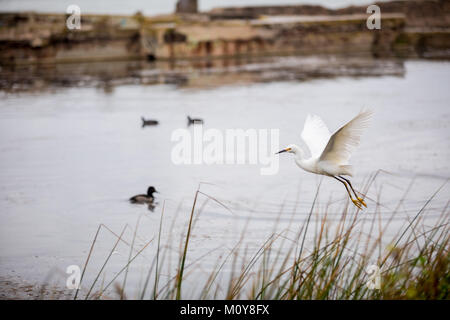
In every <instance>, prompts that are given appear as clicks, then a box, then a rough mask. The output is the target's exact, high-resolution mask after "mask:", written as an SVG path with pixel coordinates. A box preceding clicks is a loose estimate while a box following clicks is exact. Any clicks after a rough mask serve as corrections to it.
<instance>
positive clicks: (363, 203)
mask: <svg viewBox="0 0 450 320" xmlns="http://www.w3.org/2000/svg"><path fill="white" fill-rule="evenodd" d="M356 198H357V199H358V201H359V202H361V203H362V205H363V206H364V207H366V208H367V204H366V203H365V202H364V200H363V199H362V198H360V197H356Z"/></svg>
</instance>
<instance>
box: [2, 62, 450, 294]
mask: <svg viewBox="0 0 450 320" xmlns="http://www.w3.org/2000/svg"><path fill="white" fill-rule="evenodd" d="M369 64H370V63H369ZM283 65H285V64H283ZM388 65H389V66H391V67H392V63H390V62H388ZM251 66H252V64H250V65H247V66H246V67H245V68H247V71H246V72H249V70H251V68H252V67H251ZM253 66H255V65H254V64H253ZM384 66H386V64H384ZM394 66H395V63H394ZM111 67H112V68H113V67H114V65H112V66H111ZM274 68H275V69H274ZM392 68H393V69H395V70H397V71H396V72H388V73H387V74H365V75H364V74H355V75H354V76H352V74H349V73H345V74H344V75H343V76H339V75H338V76H336V77H331V78H328V77H318V78H312V79H311V78H310V77H309V76H308V77H298V76H293V77H291V79H289V78H286V77H284V78H283V79H277V78H274V77H269V78H268V79H269V80H268V81H253V80H254V79H251V77H250V78H246V79H247V80H248V81H237V82H236V83H233V81H227V82H226V84H221V85H213V86H208V85H201V84H205V83H206V84H208V81H209V79H211V78H208V77H211V75H212V74H214V73H213V72H212V71H211V70H214V69H209V70H210V71H209V72H207V73H206V75H205V74H202V72H201V71H197V73H195V72H189V74H190V76H189V77H190V80H189V81H190V82H189V81H188V83H187V84H186V83H184V85H179V83H177V82H174V83H170V82H169V83H164V81H156V83H159V84H148V85H146V84H142V82H141V81H137V82H136V81H135V82H132V81H131V82H127V81H126V82H120V83H119V85H114V83H113V85H112V86H111V87H109V88H108V90H105V87H103V86H91V85H87V86H70V85H67V86H63V87H61V86H59V85H58V86H54V87H51V88H50V89H49V88H48V87H46V88H45V89H43V90H37V89H34V90H33V91H31V92H30V91H19V92H16V93H5V92H3V93H2V98H1V100H0V221H1V224H0V263H1V264H0V275H1V276H19V277H21V278H24V279H27V280H29V281H35V282H40V281H44V280H45V279H46V277H49V275H50V276H51V277H54V278H55V279H56V278H58V276H56V275H55V273H54V272H55V270H60V272H64V271H65V269H66V267H67V266H68V265H71V264H76V265H80V266H82V265H83V263H84V261H85V259H86V256H87V252H88V250H89V246H90V244H91V241H92V239H93V237H94V235H95V232H96V230H97V227H98V225H99V224H100V223H103V224H104V225H106V226H108V227H109V228H110V229H111V230H112V231H114V232H115V233H116V234H119V233H120V232H121V228H122V227H123V226H124V225H126V224H128V225H129V228H127V229H126V231H125V233H124V239H125V240H126V241H127V243H130V242H131V239H132V237H133V232H132V229H134V228H135V225H136V223H137V221H138V219H140V222H139V230H138V238H137V239H136V246H137V247H140V246H142V244H143V243H145V242H146V241H149V240H151V239H152V238H154V237H155V236H157V230H158V228H159V222H160V214H161V208H162V204H163V202H164V200H165V212H164V214H165V219H164V224H163V239H164V240H163V243H164V245H167V246H170V248H172V252H174V253H177V252H178V249H179V241H180V238H181V236H182V235H183V233H184V232H185V229H186V225H185V222H186V221H187V219H188V216H189V214H190V209H191V206H192V202H193V198H194V193H195V190H196V189H197V187H198V185H199V183H200V182H202V183H203V184H202V186H201V190H202V191H203V192H205V193H206V194H208V195H209V196H211V197H213V198H214V199H215V200H218V201H220V203H221V204H219V203H217V202H216V201H215V200H213V199H209V200H208V201H207V199H208V198H207V197H206V196H204V195H200V196H199V203H198V208H199V209H200V208H201V215H200V217H199V218H198V220H197V222H196V224H195V228H194V231H193V238H192V241H191V244H190V250H191V253H190V258H189V261H188V262H189V263H193V262H194V261H195V260H196V259H197V258H200V257H203V259H202V262H201V263H200V264H199V265H198V266H199V267H198V269H197V271H199V270H200V271H205V270H210V269H211V268H212V267H213V266H214V265H216V263H217V261H218V259H219V258H220V257H222V256H223V255H224V254H227V250H229V249H231V248H232V247H233V246H234V245H235V244H236V242H237V241H238V240H239V238H240V236H241V233H242V230H243V228H244V226H246V229H245V241H244V245H246V246H248V247H249V248H250V249H252V248H253V249H254V248H258V246H260V245H261V244H262V243H263V242H264V241H265V239H267V236H268V235H269V234H270V233H271V232H272V231H273V228H274V226H275V225H276V227H277V228H279V229H288V230H290V231H291V232H292V233H294V234H295V233H296V232H297V231H298V226H299V225H300V223H301V222H302V221H304V219H305V217H306V215H307V213H308V212H309V209H310V207H311V204H312V200H313V198H314V195H315V192H316V188H317V186H318V185H319V183H320V181H321V179H320V178H318V177H316V176H313V175H311V174H308V173H305V172H302V171H301V170H300V169H299V168H298V167H297V166H296V165H295V163H294V162H293V159H292V158H291V157H290V155H286V154H283V155H281V156H280V162H279V172H278V173H277V174H275V175H266V176H262V175H260V168H261V166H259V165H210V166H208V165H179V166H177V165H174V164H173V163H172V161H171V150H172V148H173V146H174V142H172V141H171V134H172V132H173V131H174V130H176V129H179V128H184V129H186V128H187V121H186V116H187V115H191V116H197V117H201V118H203V119H204V120H205V125H204V128H205V129H208V128H216V129H218V130H221V131H224V130H226V129H228V128H242V129H249V128H254V129H272V128H273V129H279V130H280V147H283V146H285V145H287V144H289V143H299V140H300V132H301V129H302V127H303V122H304V120H305V117H306V115H307V114H308V113H315V114H318V115H319V116H321V117H322V118H323V119H324V121H325V122H326V123H327V124H328V126H329V128H330V130H331V131H334V130H336V129H337V128H338V127H339V126H340V125H342V124H343V123H345V122H346V121H348V120H349V119H351V118H352V117H353V116H354V115H356V114H357V113H358V112H359V111H360V110H361V109H362V108H364V107H370V108H371V109H372V110H373V111H374V117H373V119H372V125H371V127H370V129H368V130H367V131H366V132H365V135H364V137H363V139H362V144H361V147H360V148H359V149H358V150H357V151H356V152H355V154H354V156H353V158H352V162H353V164H354V165H355V167H356V175H355V177H354V178H353V184H354V186H355V187H357V188H359V187H360V186H362V185H363V184H364V183H365V182H366V181H367V179H368V178H369V175H370V174H373V173H374V172H376V171H377V170H378V169H383V170H385V171H386V172H390V173H392V175H389V174H387V173H380V175H379V179H378V180H376V182H375V183H374V185H373V186H372V187H371V188H370V189H369V192H368V197H369V198H370V199H372V200H375V199H377V197H380V199H381V203H382V207H381V208H380V214H382V215H383V214H386V215H387V214H389V213H390V212H391V211H392V209H393V208H394V207H395V206H396V205H397V203H398V201H399V199H400V197H401V195H402V194H403V193H404V192H405V190H406V189H407V187H408V185H409V184H410V182H411V180H412V179H413V178H414V177H416V178H415V179H416V180H415V183H414V186H413V188H412V189H411V191H410V193H409V194H408V198H407V201H406V202H405V204H404V206H403V207H402V212H401V213H399V215H398V217H396V218H395V219H394V223H393V225H392V232H393V233H395V232H398V230H399V229H400V228H401V227H402V226H403V225H404V223H405V219H404V218H405V216H408V217H411V216H413V215H414V214H415V213H417V211H418V210H419V209H420V208H421V207H422V206H423V204H424V203H425V201H426V200H427V199H428V198H429V197H430V196H431V194H432V193H433V192H434V191H435V190H436V189H437V188H438V187H439V186H440V185H441V184H442V183H443V181H444V179H446V178H448V177H449V176H450V161H449V159H450V157H449V156H450V108H449V107H450V105H449V101H450V91H449V90H448V83H449V77H450V63H447V62H430V61H407V62H404V63H401V66H400V67H399V68H398V66H396V67H395V68H394V67H392ZM257 69H258V70H261V69H264V68H263V67H261V66H259V67H258V68H257ZM276 69H277V67H273V65H272V67H271V68H268V71H267V72H269V73H267V74H270V73H271V72H272V73H273V72H276ZM304 69H305V68H304ZM274 70H275V71H274ZM321 70H322V69H321ZM352 70H353V69H352ZM288 71H289V67H287V68H285V71H284V72H287V73H288ZM146 72H147V76H148V72H149V71H145V70H144V71H139V74H140V76H139V77H141V78H139V77H138V78H139V79H142V73H144V78H145V73H146ZM243 73H245V72H244V71H242V70H240V71H239V72H237V74H239V75H242V74H243ZM229 74H230V73H226V74H223V76H224V77H225V76H227V75H228V76H229ZM231 74H233V72H231ZM249 74H251V73H249ZM267 74H266V75H267ZM293 74H294V75H295V72H293ZM327 76H329V75H328V74H327ZM219 77H220V76H219ZM259 78H260V77H259ZM230 79H233V78H230ZM239 80H242V78H239ZM153 83H155V82H153ZM189 83H191V84H192V83H196V84H197V85H189ZM141 116H145V117H148V118H153V119H157V120H158V121H159V125H158V126H155V127H146V128H142V127H141V123H140V117H141ZM189 130H191V128H190V129H189ZM149 185H154V186H155V187H156V188H157V189H158V190H159V191H160V193H159V194H158V195H157V197H158V205H157V207H156V209H155V210H154V212H150V211H148V210H147V209H146V207H141V206H134V205H131V204H129V203H128V201H127V199H128V198H129V197H130V196H132V195H134V194H137V193H144V192H145V190H146V189H147V186H149ZM320 188H321V189H320V190H321V192H320V195H319V199H318V208H322V209H324V208H325V207H326V206H327V204H330V207H329V208H328V211H329V219H330V220H333V219H334V218H336V219H337V218H338V217H339V216H338V215H339V214H340V212H341V211H340V210H341V209H342V208H343V207H344V206H345V205H346V203H347V200H346V194H345V190H344V188H343V187H342V185H340V184H339V183H337V181H334V180H332V179H329V178H324V179H323V180H322V183H321V187H320ZM448 191H449V190H448V187H446V188H445V190H443V191H441V193H440V194H439V195H438V196H437V197H436V199H435V200H434V202H433V208H434V209H436V210H440V209H443V208H444V207H445V204H446V202H447V200H448V194H449V193H448ZM206 201H207V202H206ZM368 205H369V209H367V210H366V211H365V213H364V215H367V217H370V216H371V215H373V214H375V212H374V208H375V204H374V202H373V201H371V200H369V201H368ZM433 214H434V213H433V212H430V215H429V217H428V218H429V219H432V218H433ZM314 219H315V218H314V217H313V220H314ZM396 220H398V221H397V222H395V221H396ZM172 223H173V224H172ZM170 238H172V239H171V241H169V240H170ZM114 241H115V238H114V236H112V235H111V234H110V233H108V232H106V231H105V232H102V233H101V234H100V236H99V239H98V243H97V247H96V250H95V251H94V252H95V255H94V258H93V262H92V270H91V273H90V274H89V275H87V277H88V278H89V277H91V278H92V277H93V275H95V274H96V272H97V271H98V269H99V265H100V264H101V262H102V261H103V260H104V259H105V257H106V256H107V253H108V252H109V250H110V249H111V248H112V246H113V245H114ZM152 250H154V247H151V246H150V247H149V249H148V250H147V251H146V252H145V253H146V255H145V256H143V257H139V259H137V260H136V262H135V264H134V268H135V269H133V270H134V272H133V275H131V276H130V280H129V281H130V282H129V283H131V284H133V285H136V286H138V285H139V284H142V281H143V280H142V279H143V278H144V277H145V274H146V270H147V269H146V268H147V267H148V265H149V263H150V262H151V261H152V252H153V251H152ZM128 254H129V249H128V246H127V245H126V244H124V243H121V244H120V245H119V246H118V247H117V248H116V253H115V254H114V255H113V258H114V259H115V260H114V261H112V262H111V264H110V265H108V268H107V269H106V275H105V277H106V278H107V279H109V278H111V277H112V276H113V275H114V274H115V272H117V271H118V270H120V268H121V267H122V266H123V261H124V259H125V260H126V259H127V258H128ZM205 255H206V257H205ZM173 264H174V265H175V264H176V263H175V261H173ZM95 266H97V269H96V267H95ZM96 270H97V271H96ZM166 276H167V275H166ZM58 279H59V278H58ZM58 281H61V284H63V283H64V282H65V280H58ZM130 287H133V286H132V285H130ZM193 288H195V285H194V286H193ZM132 292H134V291H132Z"/></svg>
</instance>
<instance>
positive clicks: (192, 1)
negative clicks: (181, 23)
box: [175, 0, 198, 13]
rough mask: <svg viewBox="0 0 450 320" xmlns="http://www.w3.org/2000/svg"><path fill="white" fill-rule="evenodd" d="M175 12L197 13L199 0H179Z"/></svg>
mask: <svg viewBox="0 0 450 320" xmlns="http://www.w3.org/2000/svg"><path fill="white" fill-rule="evenodd" d="M175 12H176V13H197V12H198V3H197V0H178V2H177V6H176V10H175Z"/></svg>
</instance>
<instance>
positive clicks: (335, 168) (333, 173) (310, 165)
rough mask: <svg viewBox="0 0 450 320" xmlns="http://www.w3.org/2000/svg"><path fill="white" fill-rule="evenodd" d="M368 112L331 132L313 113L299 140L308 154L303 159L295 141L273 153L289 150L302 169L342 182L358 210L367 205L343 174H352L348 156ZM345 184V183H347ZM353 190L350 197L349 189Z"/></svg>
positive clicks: (309, 116) (369, 115)
mask: <svg viewBox="0 0 450 320" xmlns="http://www.w3.org/2000/svg"><path fill="white" fill-rule="evenodd" d="M371 115H372V112H371V111H369V110H366V111H362V112H360V113H359V114H358V115H357V116H356V117H354V118H353V119H352V120H350V121H349V122H348V123H347V124H345V125H344V126H342V127H341V128H340V129H339V130H337V131H336V132H335V133H334V134H331V133H330V131H329V130H328V128H327V126H326V125H325V123H324V122H323V121H322V119H321V118H320V117H318V116H316V115H308V116H307V118H306V121H305V126H304V128H303V131H302V135H301V137H302V139H303V141H304V142H305V143H306V145H307V147H308V148H309V151H310V154H311V157H310V158H306V157H305V156H306V155H305V152H304V150H303V149H301V148H300V147H299V146H297V145H295V144H291V145H288V146H287V147H286V148H285V149H283V150H281V151H279V152H277V153H282V152H289V153H293V154H294V155H295V163H296V164H297V165H298V166H299V167H300V168H302V169H303V170H305V171H308V172H312V173H315V174H321V175H325V176H329V177H333V178H335V179H336V180H338V181H339V182H341V183H343V184H344V186H345V189H347V193H348V195H349V196H350V199H351V200H352V202H353V203H354V204H355V206H357V207H358V208H359V209H362V206H361V204H362V205H363V206H365V207H367V205H366V203H365V202H364V199H362V198H361V197H359V196H358V194H357V193H356V192H355V190H354V189H353V187H352V184H351V183H350V180H348V179H346V178H344V177H343V176H344V175H346V176H352V173H353V172H352V171H353V170H352V166H351V165H350V164H349V159H350V156H351V154H352V152H353V151H354V150H355V149H356V147H358V146H359V141H360V137H361V135H362V132H363V129H364V128H366V127H367V125H368V121H369V119H370V117H371ZM347 184H348V186H347ZM349 186H350V189H351V190H352V191H353V193H354V194H355V197H356V199H353V197H352V194H351V192H350V190H349V188H348V187H349Z"/></svg>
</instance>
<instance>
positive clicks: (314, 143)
mask: <svg viewBox="0 0 450 320" xmlns="http://www.w3.org/2000/svg"><path fill="white" fill-rule="evenodd" d="M330 136H331V133H330V131H329V130H328V128H327V126H326V124H325V123H324V122H323V121H322V119H320V117H318V116H316V115H310V114H308V116H307V117H306V120H305V126H304V127H303V131H302V134H301V137H302V139H303V141H305V143H306V145H307V146H308V148H309V151H311V156H312V157H313V158H318V157H320V155H321V154H322V151H323V150H324V149H325V146H326V145H327V143H328V140H329V139H330Z"/></svg>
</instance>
